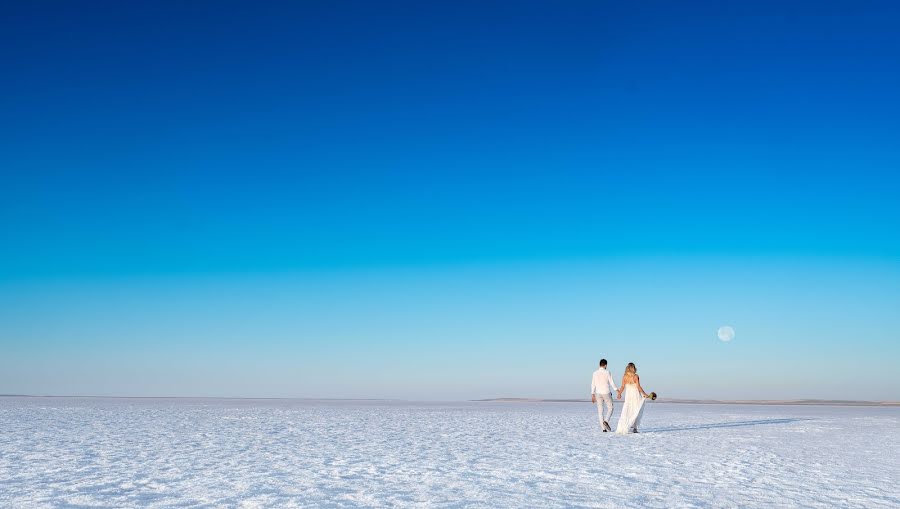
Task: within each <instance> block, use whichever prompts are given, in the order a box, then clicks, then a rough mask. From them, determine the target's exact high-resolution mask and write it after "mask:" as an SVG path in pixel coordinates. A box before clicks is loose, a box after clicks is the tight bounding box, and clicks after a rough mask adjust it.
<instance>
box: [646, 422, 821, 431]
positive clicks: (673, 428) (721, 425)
mask: <svg viewBox="0 0 900 509" xmlns="http://www.w3.org/2000/svg"><path fill="white" fill-rule="evenodd" d="M812 420H814V419H809V418H805V419H801V418H791V419H759V420H756V421H731V422H715V423H710V424H692V425H689V426H670V427H667V428H648V429H646V430H641V433H668V432H670V431H693V430H701V429H716V428H738V427H741V426H762V425H765V424H789V423H792V422H800V421H812Z"/></svg>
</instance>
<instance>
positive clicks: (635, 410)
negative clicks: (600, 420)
mask: <svg viewBox="0 0 900 509" xmlns="http://www.w3.org/2000/svg"><path fill="white" fill-rule="evenodd" d="M623 392H624V395H625V404H624V405H622V415H620V416H619V423H618V424H617V425H616V433H618V434H619V435H625V434H627V433H631V431H632V430H634V429H635V428H637V427H638V425H639V424H640V423H641V415H643V413H644V396H642V395H641V391H639V390H638V388H637V384H634V383H630V384H625V391H623Z"/></svg>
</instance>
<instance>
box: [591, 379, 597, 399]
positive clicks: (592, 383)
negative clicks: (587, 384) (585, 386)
mask: <svg viewBox="0 0 900 509" xmlns="http://www.w3.org/2000/svg"><path fill="white" fill-rule="evenodd" d="M594 378H596V377H595V376H594V375H591V403H596V402H597V396H595V395H594V390H596V388H597V381H596V380H594Z"/></svg>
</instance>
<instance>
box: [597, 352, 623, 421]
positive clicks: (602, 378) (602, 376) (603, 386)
mask: <svg viewBox="0 0 900 509" xmlns="http://www.w3.org/2000/svg"><path fill="white" fill-rule="evenodd" d="M610 387H612V388H613V390H614V391H616V392H618V391H619V388H618V387H616V383H615V382H613V379H612V375H610V374H609V371H607V370H606V359H600V369H598V370H597V371H594V376H592V377H591V403H596V404H597V415H598V416H599V417H600V425H601V426H603V432H604V433H606V432H607V431H612V428H610V427H609V418H610V417H612V413H613V399H612V392H610V390H609V388H610ZM604 406H605V407H606V415H603V407H604Z"/></svg>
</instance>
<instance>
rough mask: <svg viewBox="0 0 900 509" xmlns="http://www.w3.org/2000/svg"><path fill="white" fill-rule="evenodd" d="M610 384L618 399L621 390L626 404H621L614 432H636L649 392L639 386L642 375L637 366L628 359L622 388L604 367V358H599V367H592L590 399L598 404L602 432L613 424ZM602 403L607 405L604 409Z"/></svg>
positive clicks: (610, 429)
mask: <svg viewBox="0 0 900 509" xmlns="http://www.w3.org/2000/svg"><path fill="white" fill-rule="evenodd" d="M610 387H612V389H613V390H614V391H616V397H617V398H618V399H622V393H623V392H624V393H625V404H624V405H623V406H622V414H621V415H619V422H618V424H617V425H616V433H618V434H619V435H625V434H626V433H637V432H638V425H639V424H640V423H641V415H642V414H643V413H644V399H645V398H648V397H650V396H649V395H648V394H647V393H646V392H644V388H643V387H641V377H639V376H638V374H637V367H636V366H635V365H634V363H633V362H629V363H628V366H626V367H625V375H623V376H622V387H621V388H619V387H616V383H615V382H613V378H612V375H610V374H609V371H607V369H606V359H600V368H599V369H598V370H597V371H594V376H592V377H591V403H596V404H597V415H599V416H600V425H601V426H602V427H603V432H604V433H606V432H607V431H612V428H610V427H609V418H610V417H612V413H613V400H612V392H610V390H609V389H610ZM654 395H655V393H654ZM603 407H606V412H605V413H604V412H603Z"/></svg>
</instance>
